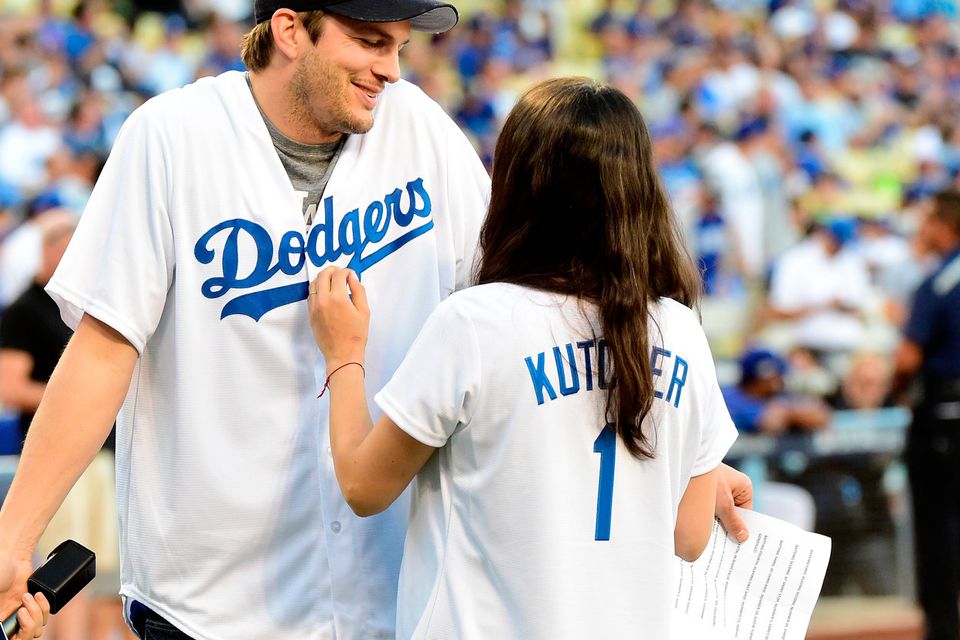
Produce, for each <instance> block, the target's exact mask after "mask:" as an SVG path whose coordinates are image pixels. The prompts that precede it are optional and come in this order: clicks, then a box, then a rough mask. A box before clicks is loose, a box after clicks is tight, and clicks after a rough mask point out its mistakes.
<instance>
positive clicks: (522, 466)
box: [376, 284, 736, 640]
mask: <svg viewBox="0 0 960 640" xmlns="http://www.w3.org/2000/svg"><path fill="white" fill-rule="evenodd" d="M584 310H586V312H587V313H589V314H590V315H592V316H593V317H592V318H591V319H590V320H587V319H585V318H584V317H583V312H584ZM595 315H596V313H595V308H594V307H593V306H592V305H589V304H583V305H580V304H578V301H577V300H576V299H572V298H564V297H563V296H559V295H555V294H550V293H545V292H539V291H534V290H531V289H526V288H522V287H517V286H514V285H507V284H492V285H484V286H479V287H474V288H471V289H468V290H466V291H462V292H459V293H457V294H454V295H453V296H452V297H451V298H449V299H448V300H447V301H445V302H444V303H443V304H441V305H440V306H439V307H438V308H437V310H436V311H435V312H434V314H433V315H432V316H431V317H430V319H429V320H428V321H427V324H426V326H425V327H424V329H423V331H422V332H421V334H420V336H419V337H418V338H417V340H416V342H415V343H414V344H413V346H412V347H411V349H410V352H409V353H408V354H407V357H406V359H405V360H404V362H403V364H402V365H400V368H399V369H398V370H397V373H396V374H395V375H394V377H393V379H392V380H391V381H390V382H389V383H388V384H387V386H386V387H385V388H384V389H383V390H382V391H381V392H380V393H379V394H378V395H377V396H376V400H377V402H378V404H379V405H380V408H381V409H382V410H383V411H384V412H385V413H386V414H387V415H388V416H390V417H391V418H392V419H393V420H394V421H395V422H396V423H397V425H399V426H400V428H402V429H403V430H404V431H406V432H407V433H409V434H410V435H411V436H412V437H414V438H415V439H417V440H418V441H420V442H423V443H424V444H427V445H430V446H432V447H439V448H440V449H439V451H438V452H437V454H436V455H434V456H433V457H432V458H431V459H430V461H429V462H428V463H427V464H426V466H425V467H424V468H423V470H422V471H421V472H420V474H419V475H418V476H417V483H416V490H415V492H414V497H413V505H412V508H411V517H410V527H409V530H408V532H407V541H406V546H405V549H404V559H403V569H402V571H401V575H400V599H399V604H398V612H397V637H398V638H402V639H406V638H458V639H460V640H469V639H476V640H487V639H489V638H497V639H498V640H503V639H508V638H517V639H522V640H537V639H541V638H542V639H544V640H557V639H563V638H570V639H571V640H573V639H576V640H582V639H583V638H636V637H643V638H656V639H658V640H662V639H664V638H669V637H670V629H669V620H670V611H671V608H672V605H673V597H674V594H675V591H674V589H675V587H674V577H673V562H674V560H673V557H674V543H673V530H674V524H675V522H676V517H677V508H678V505H679V502H680V498H681V496H682V495H683V492H684V490H685V489H686V486H687V482H688V481H689V479H690V477H691V476H695V475H699V474H702V473H706V472H707V471H710V470H711V469H713V468H715V467H716V466H717V465H718V464H719V463H720V461H721V459H722V458H723V456H724V454H725V453H726V451H727V449H728V448H729V447H730V445H731V444H732V442H733V440H734V439H735V438H736V429H735V428H734V426H733V423H732V421H731V420H730V416H729V414H728V413H727V410H726V407H725V405H724V402H723V398H722V396H721V395H720V390H719V389H718V387H717V380H716V375H715V372H714V365H713V360H712V358H711V355H710V350H709V347H708V346H707V342H706V339H705V337H704V335H703V331H702V330H701V328H700V325H699V323H698V322H697V319H696V317H695V316H694V314H693V313H692V312H691V311H690V310H689V309H687V308H686V307H684V306H682V305H680V304H678V303H677V302H674V301H672V300H668V299H663V300H661V302H660V303H659V304H658V305H655V306H654V308H653V314H652V315H653V317H654V318H655V319H656V324H653V323H651V332H650V335H651V353H647V354H636V357H644V358H651V359H652V362H653V370H654V374H655V377H656V380H655V388H656V396H657V397H656V399H655V400H654V404H653V409H652V411H651V414H650V416H649V417H648V419H647V420H646V421H645V423H644V430H645V432H646V433H647V434H648V436H649V437H650V439H651V442H653V443H654V444H655V451H656V457H655V458H654V459H652V460H638V459H637V458H634V457H633V456H631V455H630V454H629V453H628V451H627V450H626V448H625V447H624V445H623V441H622V440H621V439H620V438H619V437H617V436H616V435H615V434H614V432H613V431H612V429H610V428H606V425H605V424H604V423H605V420H604V417H603V416H604V411H603V407H604V403H605V400H606V392H605V390H604V387H605V386H606V382H607V381H608V380H609V377H610V370H611V359H610V354H609V352H608V351H607V348H606V343H605V342H604V341H603V338H602V336H599V334H598V331H599V329H598V323H597V322H596V318H595ZM657 326H659V328H660V329H661V330H662V337H661V335H660V334H659V333H658V331H657V329H656V327H657ZM597 336H599V337H597Z"/></svg>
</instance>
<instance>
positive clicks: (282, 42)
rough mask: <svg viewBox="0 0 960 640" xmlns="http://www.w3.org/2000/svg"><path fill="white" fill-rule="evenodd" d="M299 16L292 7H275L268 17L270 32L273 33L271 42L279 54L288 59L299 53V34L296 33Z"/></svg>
mask: <svg viewBox="0 0 960 640" xmlns="http://www.w3.org/2000/svg"><path fill="white" fill-rule="evenodd" d="M299 26H300V18H298V17H297V12H296V11H294V10H292V9H277V11H276V12H275V13H274V14H273V17H271V18H270V33H271V34H272V35H273V44H274V45H276V47H277V51H279V52H280V55H282V56H283V57H285V58H287V59H288V60H296V59H297V57H299V55H300V46H301V44H302V38H301V35H300V34H299V33H298V32H299V29H298V27H299Z"/></svg>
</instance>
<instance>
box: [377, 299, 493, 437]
mask: <svg viewBox="0 0 960 640" xmlns="http://www.w3.org/2000/svg"><path fill="white" fill-rule="evenodd" d="M480 374H481V366H480V349H479V342H478V340H477V335H476V330H475V329H474V326H473V323H472V322H471V321H470V319H469V318H468V317H467V316H466V314H465V313H463V312H462V311H460V310H459V309H457V307H456V305H455V303H454V299H448V300H447V301H445V302H443V303H441V304H440V306H438V307H437V308H436V310H434V312H433V313H432V314H431V315H430V317H429V318H428V319H427V322H426V324H425V325H424V326H423V329H422V330H421V331H420V334H419V335H418V336H417V339H416V340H415V341H414V343H413V345H412V346H411V347H410V350H409V351H408V352H407V355H406V357H405V358H404V359H403V362H402V363H401V364H400V367H399V368H398V369H397V371H396V372H395V373H394V375H393V377H392V378H391V379H390V382H388V383H387V385H386V386H385V387H384V388H383V389H382V390H381V391H380V392H379V393H378V394H377V395H376V396H375V400H376V402H377V405H379V407H380V409H381V410H383V412H384V413H385V414H386V415H387V416H389V417H390V419H391V420H393V421H394V423H396V425H397V426H398V427H400V428H401V429H402V430H403V431H405V432H406V433H407V434H409V435H410V436H411V437H412V438H414V439H416V440H417V441H419V442H422V443H423V444H425V445H428V446H431V447H438V448H439V447H442V446H443V445H444V444H446V442H447V440H448V439H449V438H450V436H452V435H453V434H454V433H455V432H456V431H457V430H458V429H459V428H461V425H466V424H468V423H469V422H470V419H471V417H472V415H473V410H474V408H475V407H476V402H477V397H478V394H479V392H480Z"/></svg>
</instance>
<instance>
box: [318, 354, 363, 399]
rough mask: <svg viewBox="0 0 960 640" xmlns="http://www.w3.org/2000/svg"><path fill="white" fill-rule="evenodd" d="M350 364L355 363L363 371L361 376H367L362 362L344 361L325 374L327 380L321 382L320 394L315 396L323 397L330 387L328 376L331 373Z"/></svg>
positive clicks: (330, 376)
mask: <svg viewBox="0 0 960 640" xmlns="http://www.w3.org/2000/svg"><path fill="white" fill-rule="evenodd" d="M352 364H355V365H357V366H358V367H360V370H361V371H362V372H363V377H364V378H366V377H367V370H366V369H364V368H363V364H362V363H360V362H345V363H343V364H342V365H340V366H339V367H337V368H336V369H334V370H333V371H331V372H330V373H328V374H327V381H326V382H324V383H323V389H320V395H318V396H317V398H322V397H323V394H325V393H326V392H327V389H329V388H330V378H332V377H333V374H335V373H336V372H337V371H340V369H343V368H344V367H349V366H350V365H352Z"/></svg>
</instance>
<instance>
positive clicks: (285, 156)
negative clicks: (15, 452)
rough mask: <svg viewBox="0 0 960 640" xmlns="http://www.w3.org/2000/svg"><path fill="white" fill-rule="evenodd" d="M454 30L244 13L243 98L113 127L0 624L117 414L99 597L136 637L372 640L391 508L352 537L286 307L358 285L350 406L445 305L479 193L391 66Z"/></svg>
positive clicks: (81, 236) (462, 262) (9, 511)
mask: <svg viewBox="0 0 960 640" xmlns="http://www.w3.org/2000/svg"><path fill="white" fill-rule="evenodd" d="M314 10H322V13H321V12H320V11H314ZM298 11H307V13H297V12H298ZM457 17H458V16H457V12H456V10H455V9H454V7H453V6H451V5H450V4H447V3H444V2H439V1H437V0H392V1H391V2H380V1H373V0H348V1H342V0H341V1H339V2H333V1H323V0H294V1H293V2H290V3H283V4H281V3H280V2H277V1H274V0H264V1H262V2H261V1H258V2H257V3H256V19H257V22H258V26H257V27H256V28H255V29H254V30H253V31H252V32H251V34H249V35H248V36H247V38H246V40H245V44H244V56H245V62H246V63H247V66H248V68H249V69H250V72H249V74H246V75H245V74H243V73H237V72H232V73H226V74H223V75H221V76H218V77H216V78H206V79H203V80H200V81H198V82H196V83H194V84H192V85H189V86H187V87H185V88H183V89H177V90H174V91H170V92H168V93H166V94H163V95H161V96H158V97H156V98H154V99H152V100H150V101H148V102H147V103H146V104H145V105H144V106H143V107H141V108H140V109H138V110H137V111H136V112H135V113H134V114H133V115H132V116H131V117H130V118H129V120H128V121H127V123H126V124H125V125H124V128H123V130H122V132H121V134H120V136H119V137H118V139H117V142H116V146H115V148H114V150H113V153H112V154H111V157H110V160H109V162H108V163H107V166H106V167H105V169H104V172H103V175H102V177H101V178H100V180H99V182H98V184H97V187H96V189H95V191H94V193H93V196H92V197H91V199H90V203H89V206H88V207H87V210H86V211H85V213H84V215H83V218H82V222H81V223H80V226H79V229H78V230H77V233H76V236H75V238H74V241H73V242H72V243H71V245H70V248H69V249H68V251H67V254H66V256H65V257H64V259H63V262H62V263H61V265H60V269H59V270H58V271H57V274H56V276H55V277H54V278H53V280H52V281H51V283H50V285H49V287H48V291H49V292H50V294H51V295H52V296H53V297H54V298H55V299H56V300H57V302H58V304H59V305H60V308H61V311H62V314H63V316H64V318H65V320H66V321H67V322H68V324H70V325H71V326H72V327H74V328H75V329H76V334H75V337H74V339H73V340H72V341H71V343H70V345H69V346H68V347H67V350H66V351H65V353H64V356H63V358H62V359H61V361H60V364H59V366H58V368H57V370H56V372H55V373H54V375H53V378H52V380H51V382H50V385H49V387H48V390H47V396H46V397H45V399H44V402H43V404H42V405H41V407H40V409H39V411H38V413H37V417H36V419H35V421H34V423H33V426H32V428H31V430H30V439H29V441H28V442H27V445H26V448H25V450H24V455H23V458H22V460H21V464H20V469H19V473H18V475H17V478H16V480H15V483H14V486H13V487H12V489H11V492H10V495H9V498H8V501H7V502H6V503H5V504H4V506H3V510H2V512H0V580H3V581H5V582H4V583H3V584H0V614H7V613H9V612H11V611H13V609H14V608H15V607H16V605H17V602H19V597H20V595H21V594H22V593H23V591H24V589H25V588H26V584H25V582H26V577H27V575H28V574H29V572H30V569H31V566H30V559H31V554H32V551H33V549H34V546H35V544H36V540H37V538H38V537H39V535H40V533H41V531H42V530H43V528H44V527H45V526H46V523H47V522H48V521H49V519H50V517H51V515H52V514H53V513H54V512H55V511H56V509H57V506H58V505H59V504H60V502H61V500H62V498H63V496H64V495H65V494H66V493H67V491H68V489H69V488H70V486H71V485H72V484H73V482H74V481H75V479H76V478H77V476H78V475H79V474H80V473H81V471H82V470H83V469H84V468H85V466H86V465H87V464H88V462H89V461H90V460H91V459H92V457H93V456H94V454H95V453H96V451H97V450H98V449H99V448H100V445H101V443H102V442H103V440H104V438H105V437H106V435H107V433H108V432H109V430H110V425H111V424H112V423H113V420H114V416H115V415H116V416H117V476H118V501H119V514H120V531H121V556H122V557H121V581H122V586H121V592H122V595H123V597H124V600H125V603H126V609H127V614H128V618H129V621H130V622H131V625H132V626H133V627H134V628H135V629H136V630H137V631H138V633H139V634H140V635H141V636H142V637H144V638H184V637H189V638H194V639H196V640H237V639H239V638H243V639H248V638H251V639H259V638H274V637H288V638H296V639H297V640H320V639H328V638H345V639H350V638H358V639H364V640H369V639H376V638H393V637H394V624H395V620H394V617H395V607H396V592H397V579H398V575H399V569H400V555H401V551H402V544H403V535H404V530H405V527H406V517H407V510H406V505H404V504H399V505H398V506H397V507H396V508H394V509H392V510H391V511H390V512H388V513H385V514H383V515H382V516H381V517H379V518H376V519H371V520H361V519H359V518H357V517H355V516H354V515H353V513H352V512H351V511H350V509H349V508H348V507H347V506H346V505H345V503H344V502H343V499H342V497H341V495H340V492H339V489H338V487H337V483H336V481H335V479H334V476H333V468H332V463H331V460H330V457H329V453H328V451H329V449H328V436H327V409H326V402H327V401H326V399H319V400H318V399H317V393H318V391H319V388H320V386H321V385H322V382H323V379H324V378H323V376H324V375H325V369H326V368H325V366H324V363H323V361H322V359H321V357H320V355H319V352H318V350H317V348H316V345H315V344H314V342H313V338H312V336H311V332H310V326H309V322H308V318H307V309H306V304H305V302H304V301H305V300H306V298H307V283H308V282H309V281H310V280H311V279H312V278H313V277H314V276H315V275H316V274H317V273H318V271H319V270H320V269H321V268H323V267H325V266H327V265H331V264H337V265H341V266H349V267H350V268H352V269H354V270H356V271H357V272H358V273H360V275H361V277H362V278H363V282H364V284H365V285H366V287H367V289H368V291H369V292H370V296H371V299H372V300H373V301H374V302H373V303H374V304H375V305H376V307H377V308H378V309H380V311H381V313H380V315H379V322H377V323H376V324H375V326H374V327H373V328H372V332H371V336H372V337H371V353H375V354H376V355H375V356H374V357H372V358H371V359H370V360H369V362H368V366H367V376H368V378H367V379H368V380H369V381H370V389H371V393H372V392H374V391H376V390H377V389H379V388H380V387H381V386H382V385H383V384H384V383H385V382H386V381H387V380H388V379H389V378H390V376H391V374H392V373H393V371H394V369H395V368H396V366H397V364H398V363H399V362H400V360H401V359H402V357H403V354H404V353H405V352H406V350H407V348H408V347H409V345H410V343H411V342H412V341H413V339H414V337H415V336H416V334H417V331H418V330H419V328H420V327H421V326H422V324H423V322H424V321H425V319H426V317H427V316H428V315H429V313H430V311H431V310H432V309H433V308H434V307H436V306H437V304H439V303H440V301H441V300H443V299H444V298H446V297H447V296H448V295H449V294H450V293H451V292H453V291H454V290H456V289H459V288H462V287H464V286H465V285H466V284H467V283H468V280H469V276H470V272H471V267H472V265H473V258H474V252H475V247H476V244H477V234H478V229H479V225H480V221H481V218H482V216H483V214H484V211H485V209H486V203H487V199H488V197H489V196H488V194H489V179H488V177H487V175H486V172H485V171H484V169H483V167H482V165H481V163H480V161H479V160H478V158H477V156H476V153H475V152H474V150H473V149H472V148H471V146H470V145H469V143H468V141H467V140H466V138H465V137H464V136H463V135H462V133H461V132H460V131H459V130H458V128H457V127H456V125H455V124H454V123H453V122H452V121H451V120H450V119H449V118H448V117H447V116H446V115H445V114H444V113H443V111H442V110H441V108H440V107H439V106H438V105H437V104H436V103H434V102H433V101H432V100H430V99H429V98H428V97H427V96H426V95H425V94H423V93H422V92H421V91H420V90H419V89H418V88H416V87H414V86H412V85H410V84H408V83H406V82H403V81H401V80H400V70H399V61H398V53H399V50H400V49H401V48H402V47H403V45H404V44H405V43H406V41H407V39H408V38H409V34H410V31H411V29H413V30H421V31H428V32H442V31H446V30H447V29H450V28H451V27H453V26H454V24H455V23H456V22H457ZM374 122H375V123H376V124H375V125H374ZM118 411H119V414H118ZM13 574H16V576H15V578H14V579H12V580H11V576H12V575H13Z"/></svg>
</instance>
